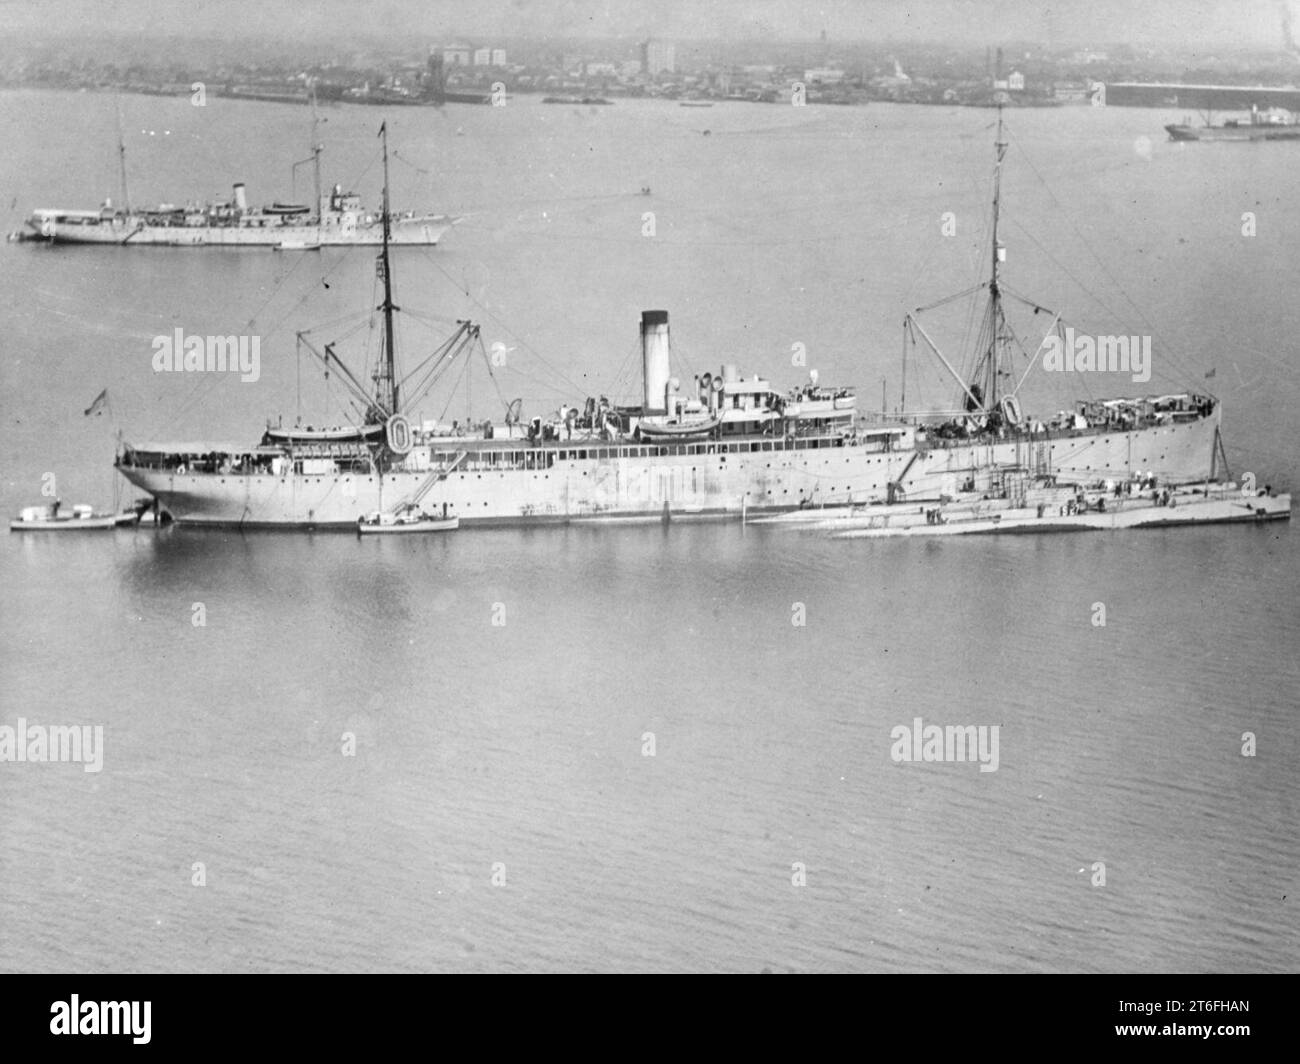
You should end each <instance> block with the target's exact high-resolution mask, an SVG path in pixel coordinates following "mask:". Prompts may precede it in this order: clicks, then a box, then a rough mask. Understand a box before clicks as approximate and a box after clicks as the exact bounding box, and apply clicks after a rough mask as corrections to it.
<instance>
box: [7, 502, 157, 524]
mask: <svg viewBox="0 0 1300 1064" xmlns="http://www.w3.org/2000/svg"><path fill="white" fill-rule="evenodd" d="M149 505H151V503H150V502H148V501H146V502H145V503H144V507H148V506H149ZM142 512H143V509H142V507H141V506H139V505H137V506H135V507H133V508H131V509H129V510H123V511H121V512H120V513H112V512H109V511H96V510H95V508H94V507H93V506H86V505H84V504H80V503H79V504H77V505H76V506H74V507H72V509H71V510H65V509H63V504H62V503H60V502H59V501H58V500H57V499H56V500H55V501H54V502H52V503H50V504H49V505H48V506H24V507H23V509H22V510H21V511H20V512H19V514H18V516H17V517H16V518H14V519H13V520H12V521H10V522H9V531H10V532H90V531H99V530H102V529H106V528H116V527H117V526H118V525H134V524H138V523H139V521H140V514H141V513H142Z"/></svg>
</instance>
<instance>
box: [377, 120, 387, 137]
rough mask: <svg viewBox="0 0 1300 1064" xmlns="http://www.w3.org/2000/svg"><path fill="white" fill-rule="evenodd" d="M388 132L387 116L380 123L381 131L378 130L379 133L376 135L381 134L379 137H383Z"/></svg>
mask: <svg viewBox="0 0 1300 1064" xmlns="http://www.w3.org/2000/svg"><path fill="white" fill-rule="evenodd" d="M386 132H388V119H387V118H385V119H384V120H383V121H382V122H380V123H379V132H378V133H377V134H375V135H376V136H379V137H382V136H383V135H384V134H385V133H386Z"/></svg>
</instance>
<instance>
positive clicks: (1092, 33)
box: [0, 0, 1300, 50]
mask: <svg viewBox="0 0 1300 1064" xmlns="http://www.w3.org/2000/svg"><path fill="white" fill-rule="evenodd" d="M1288 8H1289V9H1291V10H1294V11H1295V17H1294V20H1293V21H1294V22H1295V24H1296V25H1297V26H1300V0H1290V3H1286V2H1284V0H911V2H908V0H0V33H2V32H4V30H5V28H6V27H12V28H14V29H23V30H39V29H42V28H44V29H48V30H51V31H55V32H57V31H60V30H75V29H83V30H91V31H95V30H103V31H114V30H116V31H122V32H129V33H144V32H148V31H150V30H154V31H158V32H163V33H177V34H192V35H195V36H209V35H212V34H221V33H222V32H223V31H229V32H232V35H234V34H236V33H252V34H256V35H264V36H267V37H272V36H273V37H276V38H280V37H284V36H296V37H300V38H303V37H305V38H311V39H321V38H326V39H331V40H334V41H338V42H342V41H343V40H346V38H347V37H348V36H349V35H350V34H365V33H368V32H369V31H372V30H375V31H380V32H384V31H386V32H388V33H391V34H411V33H413V34H417V35H419V36H420V37H423V38H429V37H432V38H435V39H443V38H447V37H450V36H452V35H455V34H459V35H465V36H472V37H492V36H510V37H518V36H547V35H557V36H598V37H619V36H644V35H648V34H654V35H656V36H662V37H668V38H678V39H684V38H691V37H709V38H718V37H743V38H751V39H752V38H768V39H773V38H787V39H788V38H799V39H811V38H814V37H816V36H817V35H818V34H819V33H820V32H821V31H822V30H823V29H825V30H826V32H827V33H828V34H829V35H830V37H831V38H832V40H834V39H839V40H879V39H883V38H887V37H888V38H893V39H908V40H939V41H945V42H948V43H954V44H957V43H964V42H970V43H979V44H984V43H989V42H998V41H1006V40H1029V41H1037V42H1042V43H1047V44H1065V45H1068V44H1076V43H1077V44H1084V43H1097V44H1104V43H1107V42H1121V41H1122V42H1127V43H1131V44H1134V45H1138V46H1142V45H1161V44H1164V45H1179V46H1195V47H1201V46H1204V47H1205V48H1206V49H1207V50H1226V49H1229V48H1235V47H1250V48H1270V47H1272V48H1281V47H1283V45H1284V31H1283V25H1284V22H1285V12H1286V11H1287V10H1288Z"/></svg>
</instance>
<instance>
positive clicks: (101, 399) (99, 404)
mask: <svg viewBox="0 0 1300 1064" xmlns="http://www.w3.org/2000/svg"><path fill="white" fill-rule="evenodd" d="M107 403H108V389H107V388H105V389H104V390H103V391H102V392H100V393H99V394H98V395H97V396H95V401H94V402H93V403H91V404H90V405H89V406H88V407H86V417H90V416H91V415H92V414H94V415H96V416H98V415H99V414H100V413H101V412H102V411H103V409H104V407H105V406H106V405H107Z"/></svg>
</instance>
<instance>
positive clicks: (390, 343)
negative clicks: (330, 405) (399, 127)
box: [374, 122, 400, 421]
mask: <svg viewBox="0 0 1300 1064" xmlns="http://www.w3.org/2000/svg"><path fill="white" fill-rule="evenodd" d="M379 136H380V139H381V140H382V141H383V145H384V149H383V151H384V202H383V212H384V226H383V230H384V244H383V250H382V251H381V252H380V254H379V274H380V277H381V278H382V279H383V282H384V301H383V302H382V303H381V304H380V305H379V309H380V310H382V311H383V312H384V348H383V353H382V355H381V357H380V359H379V364H378V365H377V366H376V367H375V373H374V382H375V407H376V410H375V413H376V414H377V415H378V416H377V417H376V420H380V421H387V420H388V418H389V417H391V416H392V415H394V414H396V413H398V411H399V409H400V408H399V406H398V402H399V396H398V383H397V334H396V331H395V330H394V328H393V312H394V311H396V310H398V309H399V308H398V307H397V306H396V305H394V303H393V271H392V264H391V262H390V260H389V256H388V243H389V239H390V236H391V233H390V228H391V213H390V211H389V208H388V123H387V122H384V123H383V124H382V125H381V126H380V127H379Z"/></svg>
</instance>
